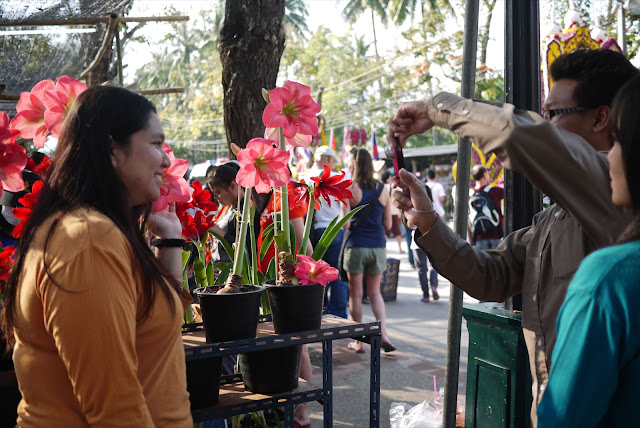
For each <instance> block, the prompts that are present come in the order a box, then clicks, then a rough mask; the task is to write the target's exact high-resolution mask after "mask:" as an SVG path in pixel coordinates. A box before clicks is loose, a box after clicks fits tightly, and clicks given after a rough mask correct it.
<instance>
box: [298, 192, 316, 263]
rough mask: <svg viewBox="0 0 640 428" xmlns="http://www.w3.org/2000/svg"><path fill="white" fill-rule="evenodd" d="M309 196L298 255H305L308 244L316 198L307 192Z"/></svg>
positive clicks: (312, 193)
mask: <svg viewBox="0 0 640 428" xmlns="http://www.w3.org/2000/svg"><path fill="white" fill-rule="evenodd" d="M309 193H310V194H311V195H310V197H309V209H308V210H307V218H306V220H305V222H304V234H303V235H302V242H301V243H300V251H299V252H298V254H303V255H307V245H308V242H309V234H310V233H311V226H312V225H313V213H314V212H315V206H316V197H315V195H314V192H313V191H309Z"/></svg>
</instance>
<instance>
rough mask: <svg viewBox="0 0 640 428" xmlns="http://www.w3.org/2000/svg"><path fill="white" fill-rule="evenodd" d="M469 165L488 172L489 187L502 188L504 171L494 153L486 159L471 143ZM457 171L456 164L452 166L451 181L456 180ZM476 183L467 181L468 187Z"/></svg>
mask: <svg viewBox="0 0 640 428" xmlns="http://www.w3.org/2000/svg"><path fill="white" fill-rule="evenodd" d="M471 149H472V150H471V165H470V168H472V167H473V166H474V165H483V166H484V167H485V168H487V169H488V170H489V177H491V183H490V184H491V186H497V187H503V186H504V169H503V167H502V162H501V161H500V159H498V158H497V156H496V155H495V153H492V154H491V156H489V158H488V159H487V157H486V155H485V154H484V153H482V151H480V149H479V148H478V147H477V146H476V145H475V144H473V143H471ZM457 171H458V162H456V163H454V164H453V171H452V173H453V179H454V180H455V179H456V173H457ZM475 186H476V182H475V180H473V179H469V187H470V188H472V187H475Z"/></svg>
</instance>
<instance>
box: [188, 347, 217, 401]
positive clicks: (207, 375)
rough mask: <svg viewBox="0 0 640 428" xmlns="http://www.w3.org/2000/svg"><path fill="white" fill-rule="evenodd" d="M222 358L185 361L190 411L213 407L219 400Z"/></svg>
mask: <svg viewBox="0 0 640 428" xmlns="http://www.w3.org/2000/svg"><path fill="white" fill-rule="evenodd" d="M221 376H222V357H215V358H205V359H199V360H188V361H187V391H189V401H191V409H192V410H194V409H203V408H206V407H211V406H214V405H215V404H216V403H217V402H218V400H219V398H220V377H221Z"/></svg>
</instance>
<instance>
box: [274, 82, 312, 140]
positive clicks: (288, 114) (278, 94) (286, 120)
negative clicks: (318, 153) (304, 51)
mask: <svg viewBox="0 0 640 428" xmlns="http://www.w3.org/2000/svg"><path fill="white" fill-rule="evenodd" d="M269 101H270V102H269V104H267V107H265V109H264V112H263V113H262V122H263V123H264V126H266V127H267V128H282V135H284V136H285V137H287V138H294V137H295V135H296V134H303V135H316V134H317V133H318V120H317V119H316V115H317V114H318V113H320V105H319V104H316V102H315V101H313V98H311V88H310V87H308V86H306V85H303V84H301V83H297V82H292V81H290V80H287V81H286V82H285V83H284V85H283V87H282V88H275V89H272V90H270V91H269Z"/></svg>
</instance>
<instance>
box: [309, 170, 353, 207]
mask: <svg viewBox="0 0 640 428" xmlns="http://www.w3.org/2000/svg"><path fill="white" fill-rule="evenodd" d="M344 176H345V172H344V171H342V173H341V174H338V175H334V176H333V177H332V176H331V168H329V166H328V165H324V171H323V172H322V175H321V176H320V177H311V179H312V180H313V181H315V183H316V185H315V187H314V189H313V194H314V197H315V198H316V209H319V208H320V206H319V204H318V201H319V200H320V197H323V198H324V200H325V201H327V204H329V206H331V198H330V197H329V196H333V197H334V198H336V199H337V200H338V201H340V202H342V203H343V204H345V205H347V203H346V202H345V201H344V200H345V199H353V194H352V193H351V190H349V186H351V180H345V179H344Z"/></svg>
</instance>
